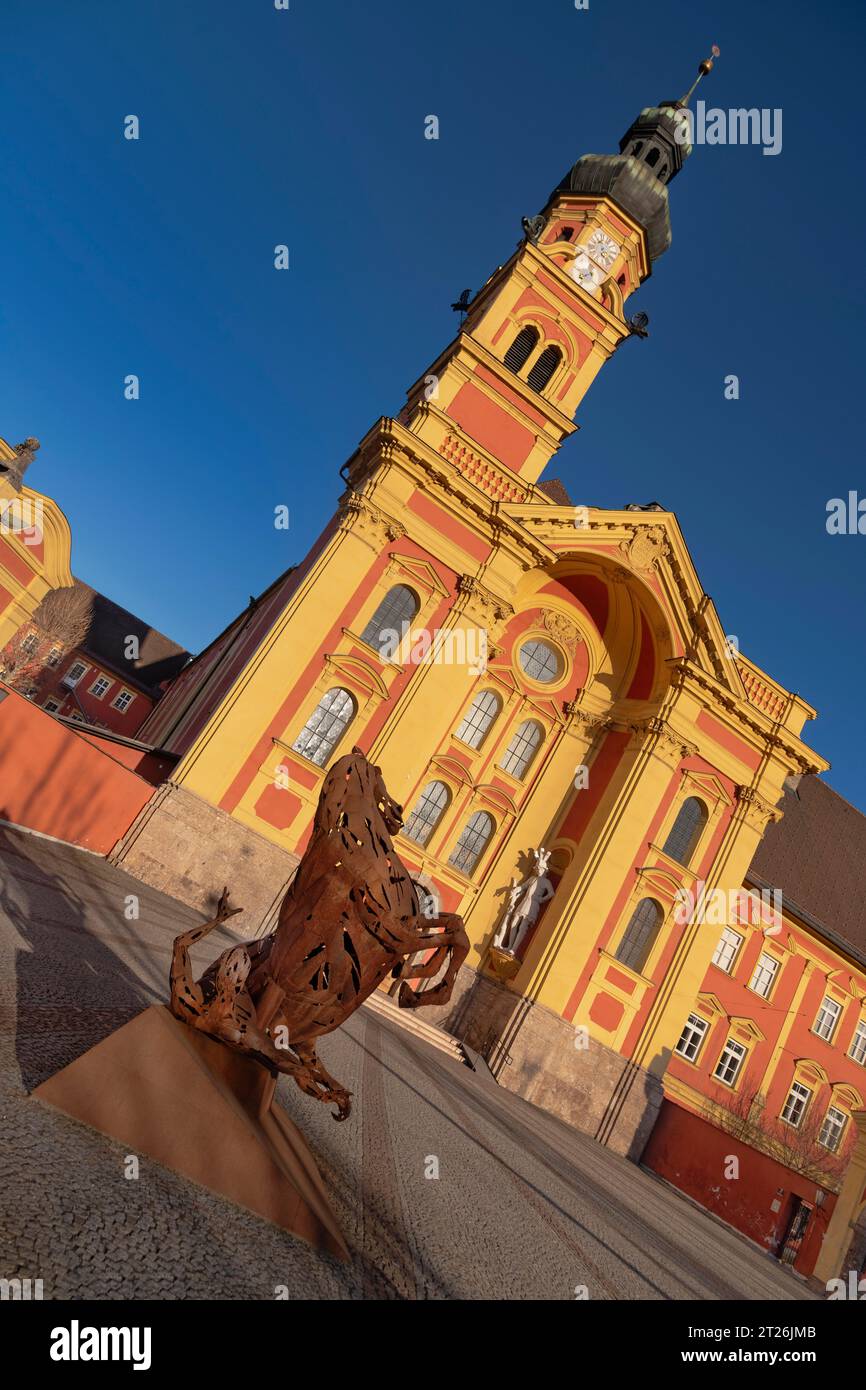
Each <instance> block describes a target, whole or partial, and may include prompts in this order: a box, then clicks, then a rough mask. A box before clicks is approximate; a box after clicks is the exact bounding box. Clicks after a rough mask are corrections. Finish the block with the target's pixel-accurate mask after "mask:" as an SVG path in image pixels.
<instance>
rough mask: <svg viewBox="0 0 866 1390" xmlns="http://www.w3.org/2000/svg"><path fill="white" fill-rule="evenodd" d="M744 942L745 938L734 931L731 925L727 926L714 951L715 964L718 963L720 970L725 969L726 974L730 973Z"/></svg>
mask: <svg viewBox="0 0 866 1390" xmlns="http://www.w3.org/2000/svg"><path fill="white" fill-rule="evenodd" d="M742 944H743V938H742V937H741V936H740V934H739V933H738V932H735V931H732V930H731V928H730V927H725V929H724V931H723V932H722V934H721V936H720V937H719V944H718V946H717V947H716V949H715V952H714V953H713V965H717V966H718V967H719V969H720V970H724V972H725V974H726V975H730V973H731V971H732V970H733V968H734V963H735V961H736V959H737V955H738V953H739V950H740V947H741V946H742Z"/></svg>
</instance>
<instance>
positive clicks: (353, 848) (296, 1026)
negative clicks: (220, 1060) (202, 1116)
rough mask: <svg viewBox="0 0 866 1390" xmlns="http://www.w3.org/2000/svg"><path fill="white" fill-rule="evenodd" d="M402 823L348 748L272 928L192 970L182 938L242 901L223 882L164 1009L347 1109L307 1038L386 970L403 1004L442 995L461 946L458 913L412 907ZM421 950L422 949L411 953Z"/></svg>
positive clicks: (178, 955)
mask: <svg viewBox="0 0 866 1390" xmlns="http://www.w3.org/2000/svg"><path fill="white" fill-rule="evenodd" d="M402 824H403V819H402V807H401V806H399V805H398V804H397V803H396V802H395V801H393V800H392V799H391V797H390V796H389V795H388V792H387V790H386V789H385V784H384V781H383V779H382V774H381V771H380V769H379V768H378V767H376V766H374V765H373V764H371V763H369V762H368V761H367V759H366V757H365V756H364V754H363V753H362V752H361V750H360V748H353V749H352V752H351V753H349V754H346V755H345V756H344V757H342V758H339V759H338V760H337V761H336V762H335V763H334V764H333V765H332V766H331V768H330V769H329V770H328V772H327V774H326V776H325V780H324V782H323V785H322V791H321V794H320V796H319V803H318V806H317V808H316V814H315V818H314V822H313V832H312V835H311V837H310V843H309V845H308V847H307V849H306V851H305V852H304V855H303V857H302V859H301V862H300V864H299V865H298V869H297V873H296V875H295V878H294V880H293V882H292V884H291V886H290V887H289V889H288V891H287V893H286V895H285V898H284V899H283V902H282V905H281V907H280V912H279V917H278V920H277V925H276V928H275V929H274V931H273V932H272V933H271V934H270V935H268V936H265V937H261V938H259V939H258V940H257V941H254V942H252V943H251V944H250V945H248V946H247V945H238V946H233V947H231V948H230V949H229V950H227V951H224V952H223V954H222V955H221V956H219V957H218V959H217V960H215V961H214V962H213V964H212V965H211V966H210V967H209V968H208V970H206V971H205V973H204V975H203V976H202V977H201V979H200V980H199V981H198V982H196V981H195V980H194V979H193V976H192V972H191V966H190V960H189V949H190V947H191V946H192V945H193V944H194V943H195V942H196V941H198V940H200V939H201V938H202V937H204V936H206V935H207V934H208V932H210V931H212V930H213V929H214V927H216V926H217V925H218V924H219V923H220V922H223V921H225V920H226V919H227V918H228V917H230V916H232V915H233V914H234V913H235V912H238V911H240V910H241V909H239V908H232V907H230V906H229V898H228V890H223V894H222V896H221V898H220V901H219V904H218V907H217V914H216V916H215V917H214V918H213V920H212V921H210V922H206V923H205V924H204V925H202V926H200V927H195V928H193V929H192V931H189V932H184V933H183V934H182V935H181V936H179V937H178V938H177V939H176V941H175V943H174V951H173V956H172V968H171V1001H170V1005H169V1007H170V1008H171V1010H172V1013H174V1014H175V1016H176V1017H177V1018H179V1019H181V1020H182V1021H183V1022H185V1023H188V1024H189V1025H190V1026H191V1027H193V1028H198V1029H201V1030H202V1031H204V1032H206V1033H208V1034H210V1036H211V1037H214V1038H216V1039H217V1040H218V1041H219V1042H222V1043H224V1044H225V1045H226V1046H228V1047H233V1048H236V1049H237V1050H239V1051H242V1052H247V1053H249V1054H250V1055H252V1056H254V1057H255V1058H256V1060H257V1061H259V1062H260V1063H262V1064H263V1065H264V1066H267V1067H269V1068H270V1069H271V1070H272V1071H277V1072H282V1073H284V1074H286V1075H289V1076H293V1077H294V1079H295V1081H296V1082H297V1084H298V1085H299V1086H300V1087H301V1089H302V1090H304V1091H306V1092H307V1094H309V1095H312V1096H314V1097H315V1098H316V1099H318V1100H324V1101H333V1102H334V1103H335V1104H336V1106H337V1111H336V1114H335V1118H336V1119H345V1117H346V1116H347V1115H348V1113H349V1110H350V1096H349V1092H348V1091H346V1090H345V1089H344V1088H343V1087H342V1086H340V1085H339V1083H338V1082H336V1081H335V1080H334V1078H333V1077H332V1076H330V1075H329V1074H328V1072H327V1071H326V1070H325V1069H324V1067H323V1066H322V1064H321V1063H320V1061H319V1059H318V1057H317V1056H316V1050H315V1039H316V1038H318V1037H320V1036H321V1035H322V1034H324V1033H329V1032H331V1031H332V1030H333V1029H335V1028H338V1027H339V1026H340V1024H341V1023H345V1021H346V1019H347V1018H349V1017H350V1016H351V1014H353V1013H354V1011H355V1010H356V1009H357V1008H358V1007H359V1006H360V1005H361V1004H362V1003H363V1002H364V1000H365V999H366V998H367V997H368V995H370V994H372V992H373V990H374V989H376V988H377V987H378V986H379V985H380V984H381V983H382V981H383V980H384V979H385V978H386V977H387V976H388V975H389V974H390V975H394V976H396V977H397V978H401V979H402V981H403V983H402V985H401V987H400V994H399V996H398V1003H399V1004H400V1006H401V1007H402V1008H417V1007H419V1006H421V1005H426V1004H443V1003H447V1001H448V999H450V997H451V991H452V989H453V985H454V980H455V978H456V976H457V971H458V970H459V968H460V966H461V964H462V963H463V961H464V959H465V958H466V954H467V952H468V949H469V942H468V940H467V937H466V934H465V932H464V930H463V922H462V919H461V918H460V917H458V916H457V915H456V914H454V913H442V914H440V916H439V917H438V918H435V919H430V918H428V917H425V916H422V915H421V914H420V912H419V904H418V896H417V893H416V891H415V887H414V884H413V883H412V880H411V878H410V876H409V874H408V872H407V870H406V869H405V867H404V866H403V864H402V863H401V861H400V858H399V856H398V854H397V852H396V850H395V848H394V845H393V842H392V840H391V836H392V834H396V833H397V832H398V831H399V829H400V827H401V826H402ZM419 951H432V955H431V957H430V959H428V960H427V961H425V962H424V963H423V964H421V965H412V963H411V958H412V956H414V955H415V954H416V953H417V952H419ZM443 966H445V970H444V974H443V976H442V979H441V980H440V981H439V983H437V984H436V985H435V986H434V987H433V988H432V989H429V990H426V991H424V992H419V991H416V990H415V989H414V988H412V987H411V986H410V985H409V984H408V982H407V980H408V978H412V979H425V978H427V979H429V978H432V977H433V976H434V975H437V974H438V973H439V971H440V970H441V969H442V967H443Z"/></svg>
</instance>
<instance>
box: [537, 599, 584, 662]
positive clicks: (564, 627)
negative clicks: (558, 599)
mask: <svg viewBox="0 0 866 1390" xmlns="http://www.w3.org/2000/svg"><path fill="white" fill-rule="evenodd" d="M544 626H545V627H546V628H547V631H548V632H549V633H550V635H551V637H554V638H555V639H556V641H557V642H559V643H560V644H561V646H563V647H565V648H567V650H568V651H570V652H573V651H574V649H575V647H577V646H578V645H579V644H580V643H581V642H582V641H583V638H582V637H581V635H580V633H579V632H578V630H577V628H576V627H575V625H574V623H573V622H572V621H571V619H570V618H566V616H565V614H564V613H555V612H553V611H552V610H551V609H548V611H547V612H546V613H545V615H544Z"/></svg>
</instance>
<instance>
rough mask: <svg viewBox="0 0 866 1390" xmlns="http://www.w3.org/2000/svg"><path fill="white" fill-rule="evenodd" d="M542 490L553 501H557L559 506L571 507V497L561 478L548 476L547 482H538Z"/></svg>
mask: <svg viewBox="0 0 866 1390" xmlns="http://www.w3.org/2000/svg"><path fill="white" fill-rule="evenodd" d="M538 487H539V490H540V491H541V492H546V493H547V495H548V497H549V498H550V500H551V502H555V503H556V505H557V506H558V507H570V506H571V505H572V502H571V498H570V497H569V495H568V492H567V491H566V487H565V484H564V483H563V482H562V481H561V479H559V478H548V479H547V481H546V482H543V483H539V484H538Z"/></svg>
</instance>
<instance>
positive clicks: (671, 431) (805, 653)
mask: <svg viewBox="0 0 866 1390" xmlns="http://www.w3.org/2000/svg"><path fill="white" fill-rule="evenodd" d="M864 27H866V24H864V9H863V6H862V5H861V4H860V3H858V0H835V3H834V4H833V6H832V7H829V8H828V7H826V6H817V5H814V4H805V3H798V0H792V3H783V0H767V2H766V3H763V4H761V5H755V4H754V3H753V2H752V3H743V0H725V3H724V4H722V3H717V4H715V5H711V4H709V3H705V0H692V3H690V4H689V5H687V6H684V5H682V4H681V3H667V0H656V2H655V3H653V4H652V5H650V4H647V3H646V0H644V3H636V0H590V6H589V9H588V10H586V11H577V10H576V9H575V7H574V4H573V0H532V3H530V0H525V3H517V0H440V3H438V4H437V5H435V6H426V5H420V4H412V5H407V4H406V3H405V0H379V2H378V3H374V0H369V2H368V3H366V4H359V3H350V2H349V0H331V3H327V4H326V3H323V0H291V6H290V9H289V11H288V12H280V11H276V10H275V9H274V7H273V3H272V0H243V2H241V0H236V3H227V0H188V3H184V4H182V5H181V4H178V3H176V2H175V0H140V3H137V4H135V5H125V4H118V3H117V0H78V3H76V4H75V5H68V4H60V3H58V2H57V0H55V2H54V3H47V4H40V5H34V4H33V3H32V0H6V4H5V6H4V31H5V45H4V47H5V68H6V73H5V83H4V103H3V107H4V142H3V144H4V151H5V159H4V162H5V166H6V167H5V169H4V182H5V186H6V208H5V210H4V211H5V215H4V218H3V226H2V231H0V254H2V259H3V276H2V279H3V289H4V292H3V296H2V308H0V313H2V348H0V406H2V410H0V433H2V434H3V435H4V437H6V438H7V439H9V440H10V441H11V442H13V443H15V442H18V441H19V440H20V439H23V438H24V437H25V435H29V434H34V435H36V436H38V437H39V439H40V440H41V441H42V451H41V453H40V454H39V456H38V459H37V462H36V464H35V465H34V467H33V469H32V471H31V474H30V476H29V481H30V482H31V483H32V484H33V486H35V487H37V488H39V489H40V490H43V491H45V492H47V493H49V494H50V495H51V496H53V497H55V498H56V499H57V501H58V502H59V504H60V505H61V506H62V508H63V509H64V511H65V512H66V514H67V516H68V517H69V520H70V522H71V525H72V534H73V568H74V570H75V573H76V574H78V575H80V576H81V578H83V579H86V580H87V581H88V582H89V583H91V584H93V585H95V586H96V587H97V588H99V589H101V590H103V592H105V593H107V594H109V595H110V596H111V597H112V598H114V599H115V600H116V601H117V602H119V603H122V604H124V605H125V606H127V607H129V608H131V609H133V610H134V611H135V612H136V613H138V614H139V615H140V616H141V617H143V618H145V619H147V620H148V621H149V622H151V623H153V624H154V625H155V626H157V627H159V628H161V629H162V630H163V631H165V632H167V633H169V634H170V635H171V636H172V637H174V638H175V639H176V640H178V641H180V642H183V643H184V644H186V645H187V646H189V647H190V648H191V649H192V650H197V649H199V648H200V647H201V646H202V645H204V644H205V643H206V642H207V641H208V640H209V639H210V638H211V636H213V635H214V633H215V632H216V631H217V630H218V629H219V628H220V627H221V626H222V625H223V624H224V623H225V622H226V621H227V620H228V619H229V618H230V617H231V616H232V614H233V613H234V612H236V611H237V610H238V609H239V608H242V607H244V606H245V605H246V603H247V600H248V597H249V595H250V594H252V593H257V592H259V591H260V590H261V589H263V588H264V587H265V586H266V585H267V584H268V583H269V582H270V581H271V579H272V578H273V577H274V576H275V575H276V574H277V573H279V572H280V571H281V570H282V569H284V568H285V567H286V566H287V565H289V564H291V563H293V562H294V561H296V560H298V559H299V558H300V557H301V556H302V555H303V554H304V552H305V551H306V549H307V547H308V545H309V543H310V542H311V540H312V539H313V538H314V537H315V536H316V535H317V533H318V531H319V530H320V529H321V526H322V524H323V523H324V521H325V520H326V518H327V517H328V515H329V514H330V512H331V510H332V508H333V504H334V502H335V500H336V498H337V496H338V494H339V492H340V490H341V483H340V480H339V476H338V469H339V467H340V465H341V464H342V463H343V462H344V461H345V460H346V458H348V456H349V455H350V454H351V453H352V451H353V449H354V447H355V445H356V444H357V442H358V440H359V439H360V438H361V437H362V435H363V434H364V433H365V432H366V430H367V429H368V428H369V426H370V425H371V424H372V423H373V421H374V420H375V419H376V418H378V416H380V415H383V414H392V413H396V412H397V411H398V410H399V409H400V406H401V405H402V403H403V399H404V393H405V389H406V388H407V387H408V386H409V385H410V384H411V382H412V381H414V380H415V379H416V378H417V377H418V376H419V375H420V374H421V372H422V371H423V369H424V368H425V367H426V366H427V365H428V364H429V362H430V361H431V360H432V359H433V358H434V357H435V356H436V354H437V353H438V352H439V350H440V349H441V348H442V347H443V346H444V345H445V344H446V343H447V342H448V341H449V340H450V338H451V337H452V336H453V333H454V329H455V316H454V315H453V314H452V313H451V311H450V308H449V305H450V303H451V301H452V299H454V298H455V297H456V296H457V295H458V294H459V292H460V290H461V289H462V288H463V287H464V286H465V285H470V286H472V287H473V288H477V287H478V286H479V285H480V284H481V283H482V282H483V281H484V279H486V277H487V275H488V274H489V273H490V271H491V270H492V269H493V268H494V267H495V266H496V265H498V264H499V263H501V262H502V261H504V260H505V259H506V258H507V256H508V255H509V254H510V252H511V251H512V250H513V248H514V245H515V243H516V241H517V239H518V238H519V236H520V218H521V216H522V215H523V214H524V213H534V212H536V211H537V210H538V209H539V208H540V207H541V205H542V204H543V203H544V201H545V199H546V196H547V194H548V193H549V191H550V190H551V188H552V187H553V186H554V185H555V184H556V183H557V182H558V181H559V179H560V178H561V176H562V175H563V174H564V173H565V171H566V169H567V168H568V167H569V166H570V164H571V163H573V161H574V160H575V159H576V158H577V157H578V156H579V155H580V154H582V153H586V152H598V153H605V152H614V151H616V149H617V145H618V140H619V137H620V135H621V134H622V133H623V132H624V130H625V129H626V128H627V126H628V125H629V124H630V122H631V120H632V119H633V118H634V116H635V115H636V114H637V112H638V111H639V110H640V109H641V107H643V106H646V105H650V104H653V103H655V102H657V101H660V100H662V99H666V98H668V99H669V98H671V97H675V96H677V95H678V94H679V93H681V92H682V91H683V90H684V89H685V88H686V87H687V86H688V85H689V84H690V82H691V80H692V77H693V75H694V70H695V67H696V64H697V62H698V61H699V59H700V58H702V57H704V56H705V55H706V53H707V52H708V50H709V46H710V44H711V43H713V42H715V43H717V44H718V45H719V47H720V48H721V55H722V56H721V59H720V60H719V62H718V64H717V66H716V69H715V71H714V72H713V73H712V75H711V76H710V77H709V78H708V79H707V80H706V81H705V82H704V83H703V84H702V86H701V88H700V89H699V94H700V95H701V96H702V97H703V98H704V99H705V100H706V101H707V102H708V103H712V104H715V105H718V106H720V107H723V108H726V109H727V108H729V107H741V106H745V107H750V106H758V107H766V108H777V107H779V108H781V109H782V112H783V144H782V151H781V153H780V154H779V155H777V156H775V157H767V156H764V155H762V153H761V150H760V148H759V147H751V146H747V147H743V146H712V147H711V146H702V147H698V148H697V149H696V150H695V152H694V154H693V156H692V158H691V159H690V160H689V161H688V163H687V165H686V167H685V169H684V171H683V173H682V174H681V175H680V176H679V178H678V179H677V180H676V182H675V183H674V184H673V186H672V189H671V213H672V225H673V245H672V247H671V250H670V251H669V252H668V253H667V254H666V255H665V256H664V257H663V258H662V259H661V260H660V261H659V262H658V264H657V267H656V270H655V273H654V274H653V276H652V278H651V279H650V280H649V281H648V282H647V284H646V285H645V286H644V288H643V289H642V290H641V291H640V292H638V293H637V294H635V295H634V296H633V297H632V299H631V300H630V308H631V309H632V310H636V309H638V308H641V309H644V310H645V311H646V312H647V313H648V314H649V316H650V321H651V322H650V337H649V339H648V340H646V341H643V342H642V341H638V340H633V341H631V342H629V343H627V344H625V345H624V346H623V348H622V350H621V351H620V352H619V353H618V354H617V356H616V358H615V359H614V360H613V361H612V362H610V363H609V364H608V365H607V367H606V368H605V369H604V370H603V372H602V373H601V374H600V376H599V377H598V378H597V380H596V383H595V385H594V386H593V388H592V390H591V391H590V393H589V395H588V396H587V398H586V400H585V401H584V403H583V405H582V407H581V409H580V412H579V414H578V421H579V423H580V425H581V429H580V432H579V433H578V434H577V435H576V436H575V437H573V438H572V439H571V440H570V441H569V442H568V443H567V444H566V446H565V447H564V448H563V450H562V451H561V453H560V455H559V458H558V459H557V460H555V462H554V466H552V467H551V469H550V470H548V473H549V475H550V476H553V475H558V476H560V477H562V478H563V480H564V481H565V482H566V484H567V486H568V487H569V489H570V491H571V493H572V495H573V496H574V498H575V500H576V501H579V502H586V503H588V504H590V505H600V506H614V507H616V506H621V505H623V504H624V503H625V502H628V501H641V502H644V501H649V500H654V499H657V500H659V501H660V502H662V503H663V504H664V505H665V506H667V507H670V508H671V509H672V510H674V511H676V513H677V514H678V516H679V519H680V522H681V524H682V526H683V529H684V532H685V535H686V538H687V541H688V542H689V544H690V547H691V549H692V553H693V556H694V558H695V561H696V564H697V566H698V570H699V573H700V575H701V578H702V581H703V584H704V586H705V588H706V590H707V592H708V593H710V594H711V595H712V597H713V598H714V600H715V602H716V604H717V607H718V609H719V612H720V615H721V618H722V622H723V624H724V626H725V628H726V630H727V631H728V632H729V633H731V634H734V635H736V636H737V638H738V639H739V641H740V644H741V646H742V648H743V650H744V651H746V652H747V653H748V654H749V655H750V656H751V657H752V658H753V659H754V660H756V661H757V662H758V663H759V664H760V665H761V666H763V667H764V668H765V669H767V670H768V671H770V672H771V673H772V674H773V675H775V676H777V677H778V678H779V679H780V680H782V681H783V682H786V683H788V684H789V685H790V686H792V687H793V688H794V689H796V690H798V691H800V692H801V693H802V694H803V695H804V697H805V698H807V699H808V700H809V701H811V702H812V703H813V704H815V705H817V707H818V709H819V711H820V720H819V721H818V722H816V723H815V724H813V725H808V726H807V731H806V732H807V737H808V738H809V740H810V741H811V742H813V743H814V745H815V746H816V747H817V748H818V749H819V750H820V751H821V752H822V753H824V754H825V755H826V756H827V757H828V758H830V759H831V761H832V762H833V765H834V766H833V770H832V772H831V773H830V775H829V779H828V780H829V781H830V782H831V783H832V785H834V786H835V787H836V788H837V789H838V790H839V791H841V792H842V793H843V795H845V796H847V797H848V798H849V799H850V800H852V801H854V802H855V803H856V804H858V805H859V806H861V807H864V808H866V741H864V740H863V738H862V737H861V728H862V714H861V709H862V703H863V701H862V688H863V683H864V676H866V658H864V637H863V631H862V617H863V612H864V590H866V583H864V578H866V536H856V535H855V536H829V535H828V534H827V532H826V529H825V519H826V505H827V501H828V499H829V498H831V497H836V496H846V495H847V493H848V491H849V490H851V489H855V490H858V491H859V494H860V495H861V496H866V468H864V464H863V438H862V426H861V420H860V414H859V405H860V402H861V400H862V397H863V385H862V359H863V338H862V334H863V322H864V302H863V301H864V291H863V278H862V270H861V266H862V251H861V245H862V239H863V227H864V215H866V206H864V183H863V178H862V167H863V165H862V148H861V147H862V134H861V127H862V112H861V109H860V108H861V105H862V101H861V98H860V94H859V87H860V83H859V81H858V77H857V71H856V69H852V67H851V58H852V55H854V54H855V51H857V50H858V49H862V45H863V38H864ZM431 113H432V114H436V115H437V116H438V117H439V121H440V139H439V140H438V141H430V140H425V139H424V118H425V116H427V115H428V114H431ZM128 114H136V115H138V116H139V118H140V122H141V138H140V140H139V141H137V142H133V141H127V140H125V139H124V138H123V120H124V117H125V116H126V115H128ZM277 243H285V244H287V245H288V246H289V248H290V257H291V269H290V270H289V271H288V272H285V273H281V272H277V271H275V270H274V269H273V248H274V246H275V245H276V244H277ZM133 372H134V373H136V374H138V376H139V377H140V380H141V397H140V399H139V400H138V401H134V402H130V401H126V400H125V399H124V394H123V381H124V377H125V376H126V375H127V374H128V373H133ZM730 373H735V374H736V375H737V376H738V377H739V380H740V399H739V400H738V401H726V400H725V398H724V392H723V383H724V378H725V376H726V375H727V374H730ZM281 503H282V504H285V505H287V506H288V507H289V508H290V513H291V527H290V529H289V531H288V532H284V531H275V529H274V527H273V510H274V507H275V506H276V505H278V504H281Z"/></svg>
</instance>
